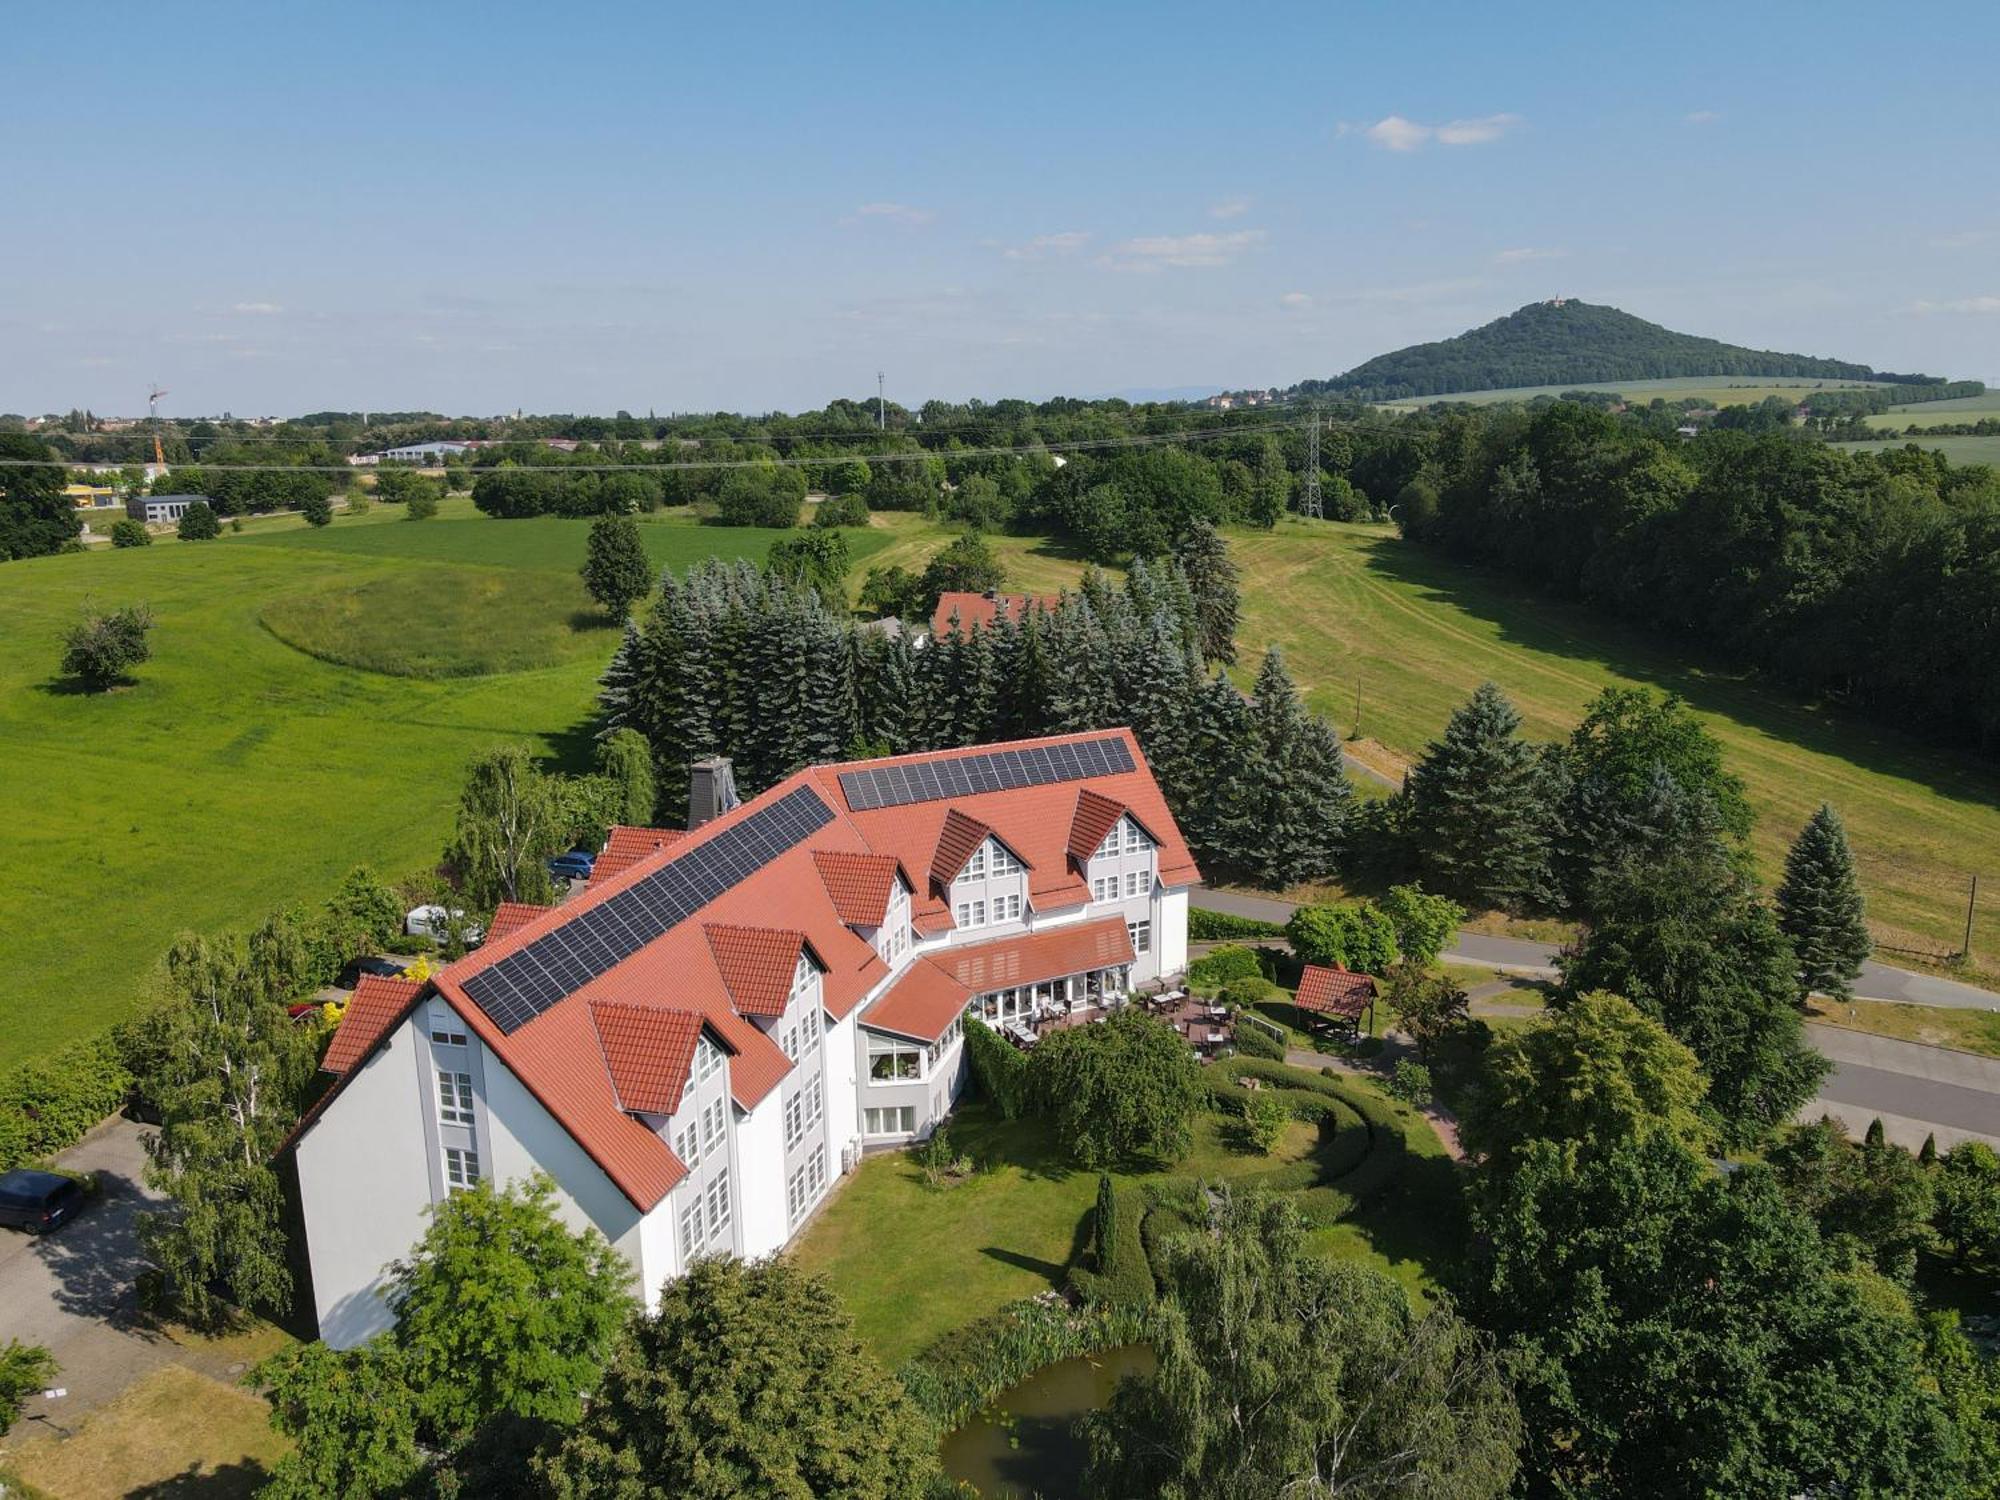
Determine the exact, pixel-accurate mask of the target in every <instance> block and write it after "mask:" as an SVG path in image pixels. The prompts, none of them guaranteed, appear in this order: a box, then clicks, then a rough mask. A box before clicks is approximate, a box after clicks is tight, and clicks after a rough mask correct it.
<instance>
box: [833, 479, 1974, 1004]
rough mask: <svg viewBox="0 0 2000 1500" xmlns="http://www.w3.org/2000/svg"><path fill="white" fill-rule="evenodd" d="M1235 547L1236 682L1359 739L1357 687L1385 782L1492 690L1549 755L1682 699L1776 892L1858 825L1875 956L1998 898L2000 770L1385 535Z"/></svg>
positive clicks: (1286, 539)
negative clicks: (1291, 699)
mask: <svg viewBox="0 0 2000 1500" xmlns="http://www.w3.org/2000/svg"><path fill="white" fill-rule="evenodd" d="M895 519H896V520H897V521H898V522H899V523H903V524H900V525H899V526H898V528H897V531H896V540H894V541H892V542H891V543H890V544H889V545H888V546H887V547H885V548H884V549H883V550H882V551H881V552H880V553H878V554H876V556H875V557H874V558H873V559H871V561H872V562H882V561H890V560H896V561H903V562H905V563H908V562H910V561H912V560H921V558H922V556H923V555H924V554H925V553H927V552H928V551H929V550H931V549H933V548H934V547H935V546H937V545H938V544H939V543H940V542H941V541H942V540H943V539H944V537H945V535H946V534H945V533H944V532H943V531H942V530H941V529H939V528H935V527H926V526H922V525H921V524H918V523H916V522H915V518H913V517H897V518H895ZM995 546H996V547H997V548H998V549H1000V550H1001V551H1003V553H1004V554H1005V555H1006V557H1007V560H1008V563H1009V566H1010V574H1009V586H1010V587H1017V588H1026V589H1034V590H1043V589H1055V588H1060V587H1062V586H1064V585H1070V584H1074V583H1075V582H1076V579H1077V577H1078V575H1079V574H1080V573H1081V571H1082V568H1083V564H1082V563H1081V562H1080V561H1077V560H1075V559H1074V558H1070V557H1067V556H1065V555H1064V554H1063V552H1062V551H1061V549H1060V547H1059V546H1058V544H1055V543H1052V542H1050V541H1048V540H1046V539H1042V538H1034V537H999V538H996V539H995ZM1230 546H1231V551H1232V552H1233V554H1234V556H1235V558H1236V560H1237V562H1238V563H1239V564H1240V565H1241V566H1242V568H1243V571H1244V611H1243V628H1242V629H1241V631H1240V632H1239V635H1238V640H1239V642H1240V645H1241V648H1242V653H1243V655H1242V660H1241V661H1240V662H1239V663H1238V667H1237V676H1238V680H1239V681H1241V682H1242V683H1243V684H1244V685H1245V686H1248V684H1249V681H1250V678H1251V676H1252V675H1254V673H1255V671H1256V668H1257V662H1258V659H1259V658H1260V656H1261V655H1262V653H1263V650H1264V647H1265V646H1266V645H1267V644H1270V643H1276V644H1278V645H1279V646H1281V647H1283V649H1284V651H1285V657H1286V661H1287V663H1288V664H1289V666H1290V667H1291V670H1292V673H1293V676H1294V677H1295V678H1297V679H1298V681H1299V684H1300V686H1301V688H1303V689H1304V690H1305V691H1306V693H1307V696H1308V698H1309V700H1310V701H1311V703H1312V705H1313V706H1314V707H1315V708H1317V709H1318V710H1320V711H1321V712H1322V713H1324V714H1326V715H1327V716H1328V717H1329V718H1331V719H1332V720H1333V721H1334V723H1335V724H1336V725H1337V726H1338V727H1339V728H1340V730H1341V731H1342V732H1343V733H1348V732H1350V731H1351V730H1352V729H1353V727H1354V709H1355V696H1356V692H1357V690H1358V691H1359V693H1360V698H1361V731H1362V734H1363V736H1364V737H1365V738H1364V740H1363V741H1362V742H1361V743H1360V744H1358V745H1355V746H1353V747H1352V748H1354V749H1357V750H1359V751H1360V752H1361V753H1362V755H1363V756H1364V758H1366V759H1368V760H1369V761H1370V762H1371V763H1378V764H1380V765H1381V767H1382V768H1383V769H1385V770H1393V769H1396V768H1398V767H1399V766H1400V765H1401V764H1405V763H1407V761H1408V760H1409V759H1410V758H1413V757H1414V756H1416V755H1418V754H1421V753H1422V750H1423V748H1424V746H1425V744H1427V743H1428V742H1429V741H1430V740H1431V739H1433V738H1435V737H1436V736H1437V735H1438V734H1439V733H1440V732H1441V731H1442V730H1443V728H1444V722H1445V720H1446V718H1447V717H1448V716H1449V715H1450V713H1451V711H1452V710H1453V709H1454V708H1456V707H1457V706H1458V705H1459V704H1460V703H1462V702H1463V701H1464V700H1465V698H1466V697H1467V695H1468V694H1470V693H1471V691H1472V690H1473V689H1474V688H1475V687H1477V686H1478V685H1479V684H1480V683H1481V682H1482V681H1484V680H1486V679H1488V678H1491V679H1492V680H1493V681H1494V682H1497V683H1498V684H1499V685H1500V686H1501V687H1502V688H1504V689H1505V690H1506V692H1507V694H1508V696H1509V697H1511V698H1512V699H1513V700H1514V702H1515V704H1516V705H1517V706H1518V707H1519V708H1520V710H1521V713H1522V717H1523V719H1524V721H1525V726H1526V732H1527V733H1528V734H1529V735H1531V736H1533V737H1535V738H1539V739H1549V738H1555V737H1558V736H1561V735H1564V734H1567V733H1568V732H1569V730H1570V729H1571V728H1572V727H1573V726H1574V724H1575V723H1576V720H1577V719H1578V718H1580V717H1581V715H1582V711H1583V706H1584V705H1585V704H1586V703H1587V702H1588V701H1589V700H1590V699H1591V698H1592V697H1594V696H1596V694H1597V693H1598V692H1599V691H1600V690H1602V689H1603V688H1605V687H1609V686H1614V685H1617V686H1643V687H1651V688H1654V689H1656V690H1658V689H1670V690H1672V691H1674V692H1678V693H1679V694H1680V695H1681V696H1682V697H1684V698H1686V699H1687V700H1688V702H1689V703H1690V704H1692V705H1693V707H1694V708H1695V710H1696V711H1697V712H1698V713H1699V714H1700V715H1701V716H1702V718H1703V720H1704V721H1705V722H1706V723H1707V724H1708V726H1709V727H1710V728H1711V729H1712V730H1713V731H1714V733H1715V734H1716V736H1717V737H1718V738H1719V739H1720V740H1721V741H1722V744H1723V747H1724V750H1725V752H1726V754H1727V756H1728V763H1729V765H1730V767H1731V769H1732V770H1734V771H1735V772H1736V773H1737V774H1738V775H1740V776H1742V777H1743V779H1744V781H1745V782H1746V783H1747V785H1748V788H1749V793H1750V801H1751V804H1752V806H1753V807H1754V808H1755V809H1756V812H1757V829H1756V834H1755V839H1754V848H1755V851H1756V855H1757V863H1758V867H1759V870H1760V872H1761V874H1762V875H1763V877H1764V879H1765V880H1766V881H1767V882H1775V880H1776V878H1777V875H1778V873H1779V871H1780V869H1781V867H1782V865H1783V862H1784V854H1785V850H1786V848H1787V846H1788V845H1789V844H1790V842H1791V840H1792V838H1793V837H1794V836H1795V835H1796V834H1797V832H1798V830H1799V828H1800V827H1801V826H1803V825H1804V823H1805V821H1806V819H1807V818H1809V817H1810V816H1811V815H1812V813H1813V810H1814V809H1815V808H1816V807H1818V805H1819V804H1820V803H1821V802H1822V801H1829V802H1832V803H1833V804H1834V805H1835V806H1836V807H1837V808H1838V809H1839V810H1840V813H1841V816H1842V817H1843V818H1844V819H1845V820H1846V822H1847V827H1848V833H1849V836H1850V838H1851V839H1852V841H1853V844H1854V849H1855V856H1856V859H1857V861H1858V862H1859V865H1860V868H1861V876H1862V882H1863V886H1864V888H1865V890H1866V892H1867V895H1868V900H1869V913H1870V917H1871V919H1872V921H1873V923H1874V926H1875V931H1876V936H1877V939H1878V940H1879V941H1882V942H1885V943H1889V944H1892V945H1896V946H1903V947H1910V948H1916V949H1921V950H1925V951H1928V952H1931V953H1936V954H1941V953H1944V952H1948V951H1954V950H1956V948H1957V947H1958V944H1959V941H1960V940H1961V938H1962V937H1963V935H1964V924H1965V899H1966V883H1967V877H1968V875H1970V874H1971V873H1972V872H1974V871H1978V872H1980V873H1982V874H1983V875H1984V876H1985V877H1986V881H1987V883H1988V884H1991V883H1992V882H1993V879H1994V877H1996V876H2000V771H1996V770H1995V769H1994V768H1993V767H1991V766H1989V765H1985V764H1982V763H1981V762H1979V761H1978V760H1977V759H1975V758H1974V757H1972V756H1970V755H1967V754H1959V753H1954V752H1951V751H1945V750H1938V749H1933V748H1931V747H1929V746H1926V745H1924V744H1922V743H1920V742H1918V741H1917V740H1915V739H1914V738H1911V737H1909V736H1906V735H1902V734H1898V733H1897V732H1896V731H1894V730H1893V729H1890V728H1887V727H1884V726H1882V725H1879V724H1875V723H1871V722H1869V721H1867V720H1864V719H1860V718H1856V717H1852V716H1848V715H1844V714H1836V713H1834V712H1832V711H1829V710H1825V709H1822V708H1817V707H1813V706H1811V705H1808V704H1806V703H1804V702H1802V701H1801V700H1800V699H1798V698H1796V697H1793V696H1791V695H1789V694H1787V693H1785V692H1784V691H1782V690H1781V689H1777V688H1770V687H1765V686H1762V685H1760V684H1758V683H1756V682H1754V681H1751V680H1747V679H1745V678H1744V677H1743V676H1742V675H1741V674H1739V673H1735V672H1731V671H1727V670H1709V669H1705V668H1703V667H1702V666H1700V665H1697V664H1691V663H1689V662H1688V661H1686V660H1683V659H1682V658H1680V657H1678V656H1676V655H1675V654H1674V653H1672V652H1670V651H1668V650H1666V649H1664V648H1663V647H1662V646H1660V644H1659V643H1658V642H1657V641H1654V640H1651V639H1649V638H1648V637H1647V636H1646V635H1645V634H1644V633H1643V632H1640V631H1636V630H1632V629H1629V628H1626V627H1623V626H1620V625H1618V624H1617V623H1615V622H1610V621H1606V620H1604V619H1602V618H1600V617H1598V616H1595V615H1593V614H1592V613H1590V612H1588V611H1586V610H1583V609H1580V608H1574V607H1570V606H1566V605H1561V604H1555V603H1550V602H1546V601H1543V600H1540V599H1537V598H1534V597H1532V596H1530V595H1528V594H1526V593H1524V592H1522V591H1519V590H1516V589H1514V588H1512V587H1510V586H1509V584H1508V582H1507V580H1506V579H1505V578H1504V577H1502V576H1501V575H1499V574H1489V573H1483V572H1480V571H1478V570H1475V569H1470V568H1466V567H1464V566H1463V565H1461V564H1458V563H1454V562H1451V561H1448V560H1446V559H1443V558H1439V557H1436V556H1433V555H1428V554H1425V553H1422V552H1419V551H1416V550H1415V549H1413V548H1407V547H1404V546H1403V545H1402V543H1401V542H1399V541H1398V540H1397V538H1396V536H1395V534H1394V532H1393V531H1391V530H1390V529H1388V528H1386V527H1379V526H1360V525H1342V524H1338V523H1315V522H1305V521H1298V520H1287V521H1286V522H1285V523H1284V524H1283V525H1281V526H1280V527H1279V528H1278V530H1276V531H1275V532H1258V531H1250V530H1232V531H1231V532H1230ZM1973 952H1974V956H1975V961H1976V962H1978V961H1982V960H1983V962H1984V964H1985V965H1986V968H1985V970H1984V972H1986V973H1987V975H1988V976H1989V977H1993V976H1995V975H1996V974H2000V903H1987V904H1982V907H1981V909H1980V912H1979V917H1978V921H1977V924H1976V926H1975V930H1974V933H1973ZM1885 957H1887V958H1889V959H1890V961H1892V962H1893V961H1895V957H1896V955H1894V954H1893V953H1890V954H1886V955H1885Z"/></svg>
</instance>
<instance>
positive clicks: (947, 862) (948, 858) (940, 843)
mask: <svg viewBox="0 0 2000 1500" xmlns="http://www.w3.org/2000/svg"><path fill="white" fill-rule="evenodd" d="M992 831H993V830H992V829H991V828H988V827H987V826H986V825H985V824H984V823H982V822H980V821H979V819H977V818H968V817H967V816H966V815H965V814H964V813H962V812H960V811H959V810H958V809H957V808H955V807H948V808H946V809H945V814H944V823H943V825H942V826H941V827H940V828H939V829H938V837H937V847H936V848H935V849H934V850H933V851H932V852H931V867H930V868H931V885H932V886H933V887H934V888H936V889H939V890H942V889H943V888H944V887H945V886H948V885H950V884H951V882H952V879H953V878H954V877H955V876H956V875H957V874H958V872H959V871H960V870H963V869H964V868H965V862H966V861H967V860H968V859H970V858H972V851H973V850H975V849H977V848H978V847H979V846H980V845H981V844H983V843H985V842H986V835H987V834H989V833H991V832H992Z"/></svg>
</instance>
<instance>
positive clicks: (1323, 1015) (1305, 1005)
mask: <svg viewBox="0 0 2000 1500" xmlns="http://www.w3.org/2000/svg"><path fill="white" fill-rule="evenodd" d="M1297 1004H1298V1008H1299V1009H1300V1010H1301V1011H1303V1012H1305V1013H1306V1014H1307V1015H1309V1016H1313V1017H1315V1018H1317V1020H1318V1021H1319V1022H1320V1023H1322V1024H1325V1025H1328V1026H1331V1027H1335V1028H1338V1029H1340V1030H1343V1031H1346V1032H1349V1033H1353V1032H1358V1031H1359V1030H1360V1029H1361V1017H1362V1015H1363V1014H1364V1013H1365V1014H1366V1015H1367V1017H1368V1022H1369V1025H1370V1026H1373V1025H1374V1022H1375V980H1374V977H1373V976H1372V975H1368V974H1357V973H1355V972H1354V971H1353V970H1351V969H1339V968H1331V969H1330V968H1325V967H1322V966H1321V965H1319V964H1307V965H1306V967H1305V972H1304V973H1303V974H1301V975H1300V976H1299V990H1298V998H1297Z"/></svg>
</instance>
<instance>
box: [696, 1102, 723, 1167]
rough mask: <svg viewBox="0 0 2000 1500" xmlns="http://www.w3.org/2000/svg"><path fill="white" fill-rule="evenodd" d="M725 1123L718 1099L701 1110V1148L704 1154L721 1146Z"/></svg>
mask: <svg viewBox="0 0 2000 1500" xmlns="http://www.w3.org/2000/svg"><path fill="white" fill-rule="evenodd" d="M725 1123H726V1122H725V1121H724V1118H723V1114H722V1101H721V1100H720V1099H716V1100H713V1101H711V1102H710V1104H709V1106H708V1108H707V1109H705V1110H703V1111H702V1112H701V1150H702V1154H703V1155H704V1156H706V1155H707V1154H708V1153H709V1152H711V1151H714V1150H716V1149H717V1148H718V1147H720V1146H721V1144H722V1127H723V1125H724V1124H725Z"/></svg>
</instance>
